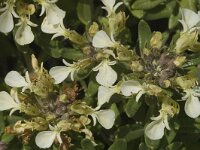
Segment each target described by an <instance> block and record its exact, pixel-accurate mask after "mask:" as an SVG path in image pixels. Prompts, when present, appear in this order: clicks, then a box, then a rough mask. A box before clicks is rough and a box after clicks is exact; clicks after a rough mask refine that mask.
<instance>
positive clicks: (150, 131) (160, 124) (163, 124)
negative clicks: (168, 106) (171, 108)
mask: <svg viewBox="0 0 200 150" xmlns="http://www.w3.org/2000/svg"><path fill="white" fill-rule="evenodd" d="M151 119H152V120H154V121H152V122H151V123H150V124H148V125H147V126H146V128H145V135H146V136H147V137H148V138H150V139H151V140H159V139H161V138H162V137H163V135H164V129H165V128H167V129H168V130H170V127H169V123H168V116H167V114H166V113H165V112H162V111H160V115H159V116H157V117H152V118H151Z"/></svg>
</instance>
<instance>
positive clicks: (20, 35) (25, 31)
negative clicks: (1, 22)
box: [15, 18, 37, 45]
mask: <svg viewBox="0 0 200 150" xmlns="http://www.w3.org/2000/svg"><path fill="white" fill-rule="evenodd" d="M17 26H19V27H18V29H17V31H16V34H15V41H16V42H17V43H18V44H19V45H26V44H30V43H31V42H33V40H34V35H33V32H32V30H31V27H30V26H32V27H36V26H37V25H36V24H34V23H32V22H31V21H30V20H28V19H27V18H21V20H20V22H19V23H18V24H17Z"/></svg>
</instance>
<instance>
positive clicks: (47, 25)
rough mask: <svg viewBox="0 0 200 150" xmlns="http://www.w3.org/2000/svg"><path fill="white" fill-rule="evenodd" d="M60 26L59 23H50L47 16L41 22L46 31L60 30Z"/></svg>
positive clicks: (50, 32)
mask: <svg viewBox="0 0 200 150" xmlns="http://www.w3.org/2000/svg"><path fill="white" fill-rule="evenodd" d="M58 26H59V24H50V23H49V22H48V20H47V17H45V18H44V20H43V22H42V24H41V30H42V32H44V33H49V34H54V33H56V32H58Z"/></svg>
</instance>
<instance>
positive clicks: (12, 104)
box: [0, 91, 20, 115]
mask: <svg viewBox="0 0 200 150" xmlns="http://www.w3.org/2000/svg"><path fill="white" fill-rule="evenodd" d="M11 94H12V96H10V95H9V94H8V93H7V92H5V91H2V92H0V111H4V110H9V109H11V111H10V115H12V114H13V113H14V112H15V111H16V110H19V109H20V106H19V104H20V103H19V99H18V96H17V92H15V93H11Z"/></svg>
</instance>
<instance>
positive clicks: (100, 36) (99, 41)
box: [92, 30, 115, 48]
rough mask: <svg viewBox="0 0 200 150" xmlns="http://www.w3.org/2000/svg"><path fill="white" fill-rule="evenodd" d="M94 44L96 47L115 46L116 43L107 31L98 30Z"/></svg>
mask: <svg viewBox="0 0 200 150" xmlns="http://www.w3.org/2000/svg"><path fill="white" fill-rule="evenodd" d="M92 45H93V46H94V47H96V48H105V47H113V46H114V45H115V43H114V42H113V41H111V39H110V37H109V36H108V35H107V34H106V32H105V31H103V30H101V31H98V32H97V33H96V34H95V36H94V37H93V40H92Z"/></svg>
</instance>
